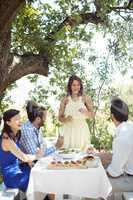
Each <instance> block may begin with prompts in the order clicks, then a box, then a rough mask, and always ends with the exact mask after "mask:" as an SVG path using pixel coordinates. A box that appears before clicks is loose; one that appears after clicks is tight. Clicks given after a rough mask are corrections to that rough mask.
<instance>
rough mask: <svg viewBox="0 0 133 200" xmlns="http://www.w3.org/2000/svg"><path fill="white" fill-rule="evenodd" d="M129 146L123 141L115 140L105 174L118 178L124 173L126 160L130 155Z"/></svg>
mask: <svg viewBox="0 0 133 200" xmlns="http://www.w3.org/2000/svg"><path fill="white" fill-rule="evenodd" d="M129 146H130V144H129V142H128V141H126V140H125V139H123V138H122V139H120V138H117V139H115V145H114V149H113V155H112V161H111V164H110V165H109V166H108V168H107V172H108V174H109V175H110V176H112V177H119V176H120V175H122V174H123V173H124V166H125V165H126V162H127V160H128V155H129V153H130V149H131V148H132V147H131V148H130V147H129Z"/></svg>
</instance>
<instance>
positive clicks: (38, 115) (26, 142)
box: [20, 101, 63, 156]
mask: <svg viewBox="0 0 133 200" xmlns="http://www.w3.org/2000/svg"><path fill="white" fill-rule="evenodd" d="M26 110H27V115H28V119H29V121H28V122H26V123H25V124H23V125H22V128H21V138H20V148H21V149H22V151H24V152H25V153H27V154H35V153H36V152H37V150H38V149H42V150H43V151H44V156H47V155H49V154H52V153H54V152H55V151H56V149H57V148H60V147H61V146H62V144H63V139H62V138H58V140H57V142H56V144H55V146H52V147H49V148H47V145H46V142H45V140H44V138H43V136H42V133H41V130H40V127H41V126H43V125H44V123H45V120H46V115H47V110H46V109H45V108H44V107H40V106H38V105H37V104H35V103H34V102H31V101H29V102H28V104H27V106H26Z"/></svg>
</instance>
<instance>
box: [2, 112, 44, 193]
mask: <svg viewBox="0 0 133 200" xmlns="http://www.w3.org/2000/svg"><path fill="white" fill-rule="evenodd" d="M3 120H4V127H3V130H2V134H1V136H0V166H1V171H2V175H3V181H4V184H5V185H6V186H7V187H10V188H18V189H20V190H22V191H23V192H25V191H26V189H27V186H28V182H29V176H30V167H29V165H21V164H20V162H19V159H20V160H21V161H23V162H25V163H31V162H32V161H34V160H38V158H40V157H41V156H42V152H41V151H38V152H37V154H36V155H30V154H24V153H23V152H22V151H21V150H20V149H19V146H18V142H19V139H20V136H21V132H20V128H21V123H20V115H19V111H18V110H14V109H10V110H7V111H6V112H5V113H4V115H3Z"/></svg>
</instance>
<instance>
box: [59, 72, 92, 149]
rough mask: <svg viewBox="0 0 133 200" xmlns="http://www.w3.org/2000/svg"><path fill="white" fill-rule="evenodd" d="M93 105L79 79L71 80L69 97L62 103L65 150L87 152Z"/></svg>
mask: <svg viewBox="0 0 133 200" xmlns="http://www.w3.org/2000/svg"><path fill="white" fill-rule="evenodd" d="M93 117H94V112H93V104H92V101H91V99H90V97H88V96H86V95H84V94H83V84H82V81H81V79H80V78H79V77H77V76H75V75H73V76H71V77H70V78H69V81H68V85H67V95H66V97H64V99H63V100H62V101H61V104H60V109H59V120H60V122H62V123H63V126H62V129H61V130H62V135H63V136H64V148H80V149H81V150H85V149H86V148H87V146H88V145H89V144H90V133H89V128H88V125H87V122H86V119H87V118H93Z"/></svg>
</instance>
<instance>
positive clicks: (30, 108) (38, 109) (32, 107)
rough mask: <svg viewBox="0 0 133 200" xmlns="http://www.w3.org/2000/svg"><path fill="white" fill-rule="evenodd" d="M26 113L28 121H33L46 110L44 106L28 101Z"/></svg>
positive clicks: (41, 116)
mask: <svg viewBox="0 0 133 200" xmlns="http://www.w3.org/2000/svg"><path fill="white" fill-rule="evenodd" d="M26 110H27V115H28V119H29V121H30V122H33V121H34V120H35V119H36V118H37V117H40V118H41V119H42V118H43V114H44V111H46V108H44V107H42V106H39V105H37V104H36V103H35V102H33V101H28V103H27V106H26Z"/></svg>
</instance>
